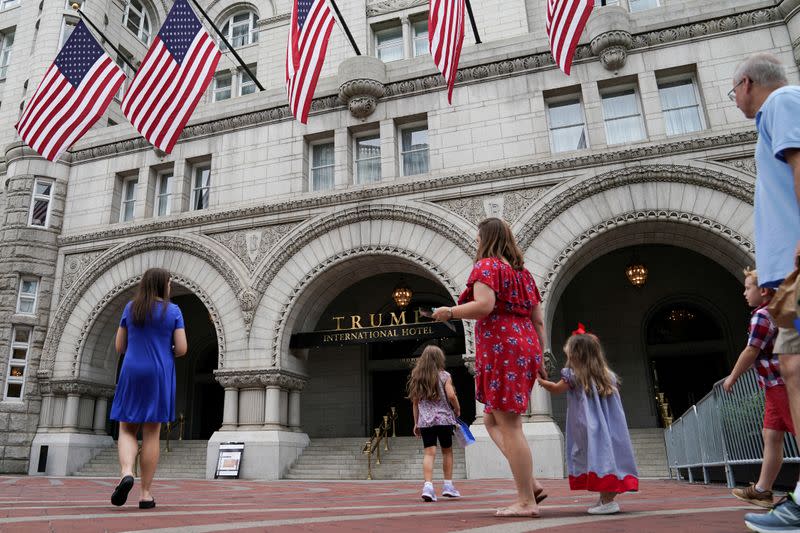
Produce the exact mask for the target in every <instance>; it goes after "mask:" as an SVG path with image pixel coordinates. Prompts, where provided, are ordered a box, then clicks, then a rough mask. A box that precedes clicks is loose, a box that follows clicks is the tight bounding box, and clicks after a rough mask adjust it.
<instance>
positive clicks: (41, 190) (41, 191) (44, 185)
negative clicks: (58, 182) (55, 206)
mask: <svg viewBox="0 0 800 533" xmlns="http://www.w3.org/2000/svg"><path fill="white" fill-rule="evenodd" d="M52 188H53V184H52V183H51V182H49V181H37V182H36V194H37V195H39V196H50V190H51V189H52Z"/></svg>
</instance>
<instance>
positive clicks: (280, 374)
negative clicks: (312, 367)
mask: <svg viewBox="0 0 800 533" xmlns="http://www.w3.org/2000/svg"><path fill="white" fill-rule="evenodd" d="M214 378H215V379H216V380H217V381H218V382H219V384H220V385H222V386H223V387H225V388H231V387H233V388H237V389H241V388H251V387H268V386H276V387H280V388H282V389H286V390H298V391H300V390H303V387H305V384H306V382H307V381H308V378H307V377H305V376H301V375H300V374H295V373H293V372H287V371H285V370H276V369H274V368H271V369H247V370H232V369H231V370H215V371H214Z"/></svg>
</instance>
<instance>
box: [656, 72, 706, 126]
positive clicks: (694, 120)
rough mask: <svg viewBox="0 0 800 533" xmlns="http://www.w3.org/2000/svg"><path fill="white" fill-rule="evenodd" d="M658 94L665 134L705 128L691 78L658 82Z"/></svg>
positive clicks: (697, 96) (695, 89)
mask: <svg viewBox="0 0 800 533" xmlns="http://www.w3.org/2000/svg"><path fill="white" fill-rule="evenodd" d="M658 94H659V96H661V109H662V110H663V111H664V127H665V129H666V132H667V135H681V134H684V133H691V132H693V131H700V130H702V129H704V128H705V125H704V123H703V114H702V113H701V112H700V98H699V95H698V93H697V88H696V86H695V83H694V79H693V78H688V79H683V80H678V81H672V82H665V83H662V82H659V83H658Z"/></svg>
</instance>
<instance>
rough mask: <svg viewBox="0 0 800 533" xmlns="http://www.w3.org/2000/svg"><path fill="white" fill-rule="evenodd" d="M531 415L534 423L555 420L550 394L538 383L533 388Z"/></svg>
mask: <svg viewBox="0 0 800 533" xmlns="http://www.w3.org/2000/svg"><path fill="white" fill-rule="evenodd" d="M530 413H531V418H532V419H533V421H534V422H535V421H537V420H542V419H546V420H551V419H552V418H553V404H552V400H551V397H550V394H549V393H548V392H547V391H546V390H544V389H543V388H542V387H541V386H540V385H539V384H538V383H536V384H535V385H534V386H533V392H531V400H530Z"/></svg>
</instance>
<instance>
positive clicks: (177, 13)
mask: <svg viewBox="0 0 800 533" xmlns="http://www.w3.org/2000/svg"><path fill="white" fill-rule="evenodd" d="M220 57H222V53H221V52H220V51H219V48H218V47H217V44H216V43H215V42H214V39H212V38H211V36H210V35H209V34H208V32H207V31H206V30H205V28H204V27H203V25H202V24H201V23H200V20H199V19H198V18H197V15H195V13H194V11H193V10H192V8H191V6H189V3H188V2H187V1H186V0H175V3H174V4H173V5H172V9H170V10H169V13H168V14H167V19H166V20H165V21H164V25H163V26H161V30H159V32H158V35H157V36H156V38H155V39H153V44H152V45H150V49H149V50H148V51H147V55H145V56H144V60H143V61H142V65H141V67H139V71H138V72H137V73H136V77H135V78H134V79H133V83H131V86H130V87H129V88H128V90H127V91H126V92H125V96H124V97H123V99H122V113H123V114H124V115H125V116H126V117H127V118H128V120H130V122H131V124H133V126H134V127H135V128H136V129H137V130H138V131H139V133H141V134H142V136H143V137H144V138H145V139H147V140H148V141H150V143H151V144H153V146H155V147H156V148H159V149H160V150H163V151H164V152H166V153H170V152H172V148H173V147H174V146H175V142H176V141H177V140H178V136H179V135H180V134H181V132H182V131H183V127H184V126H186V122H188V120H189V117H191V115H192V112H194V109H195V107H197V104H198V103H199V102H200V99H201V98H202V97H203V93H204V91H205V90H206V88H207V87H208V84H209V83H211V80H212V79H213V78H214V71H215V70H216V68H217V64H218V63H219V60H220Z"/></svg>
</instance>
